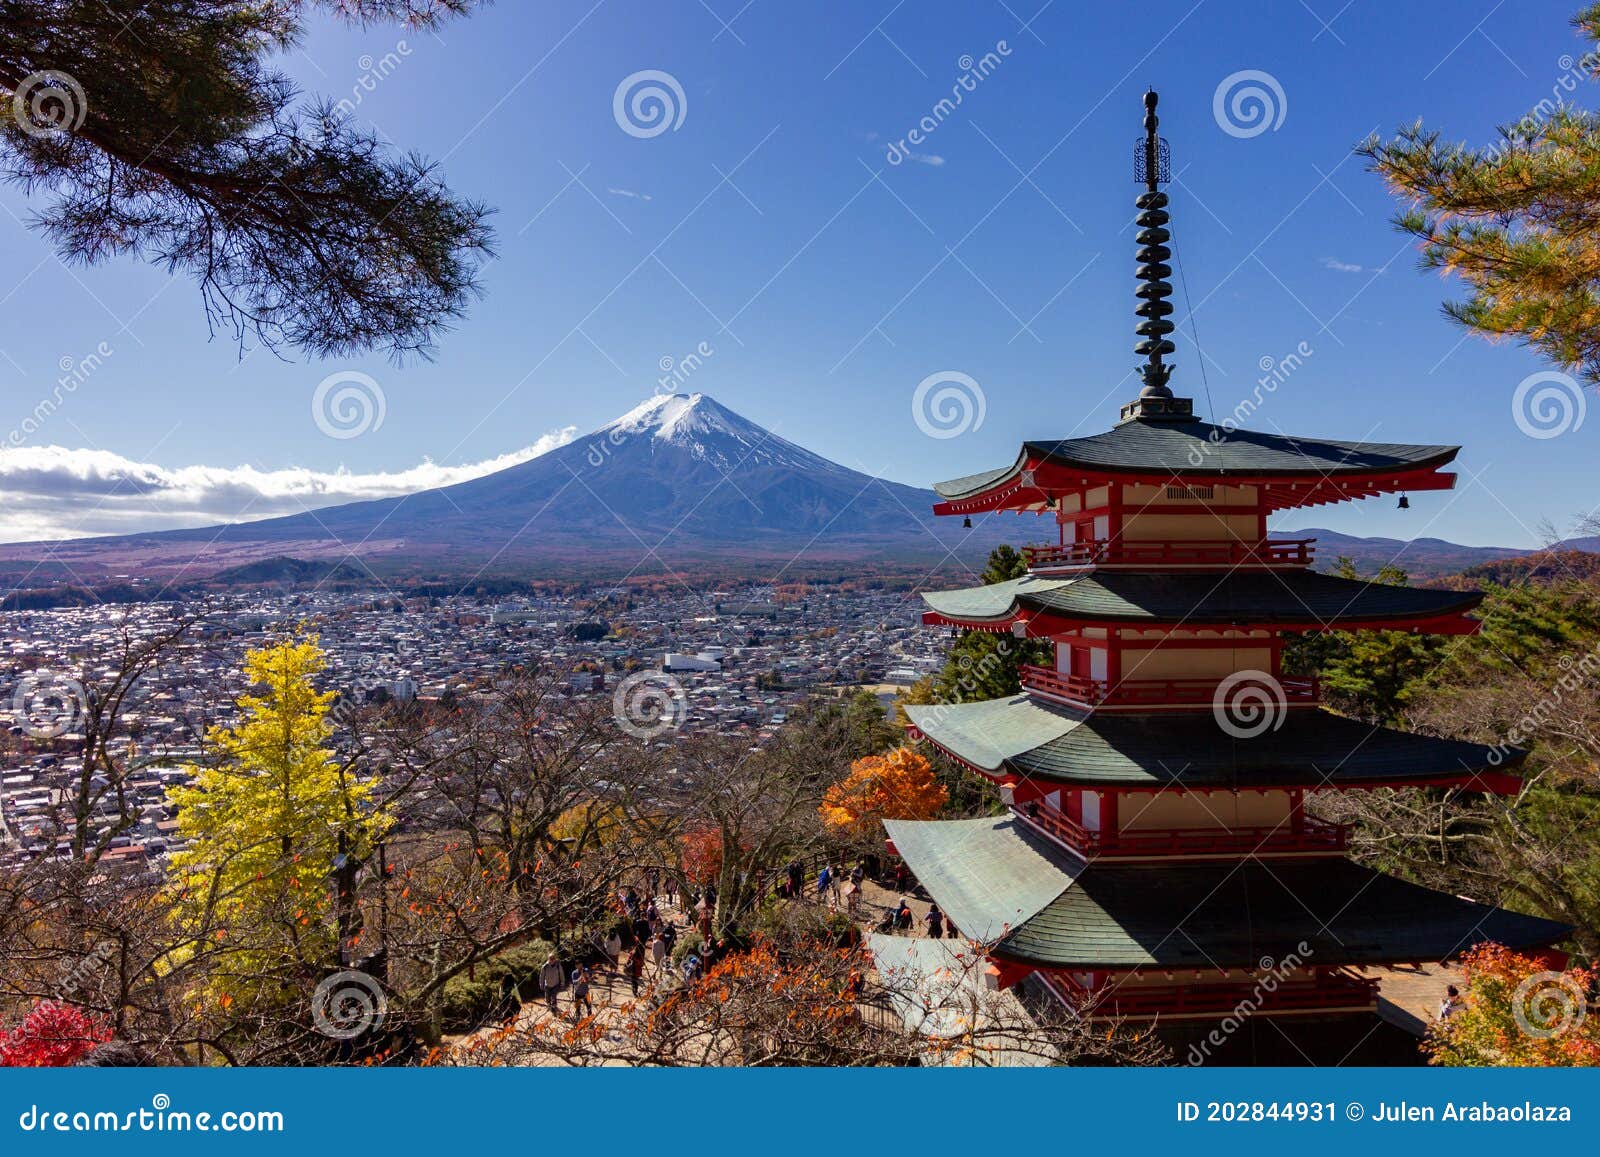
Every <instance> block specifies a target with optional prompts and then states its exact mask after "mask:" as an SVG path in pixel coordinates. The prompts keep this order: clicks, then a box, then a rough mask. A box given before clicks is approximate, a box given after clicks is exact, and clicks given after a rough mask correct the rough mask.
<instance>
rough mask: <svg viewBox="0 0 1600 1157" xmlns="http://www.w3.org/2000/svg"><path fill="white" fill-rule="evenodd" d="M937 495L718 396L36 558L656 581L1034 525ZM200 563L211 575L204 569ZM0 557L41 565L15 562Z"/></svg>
mask: <svg viewBox="0 0 1600 1157" xmlns="http://www.w3.org/2000/svg"><path fill="white" fill-rule="evenodd" d="M934 501H935V496H934V494H933V492H932V491H931V490H921V489H918V488H916V487H912V486H903V485H901V484H899V483H896V482H887V481H884V480H883V479H879V478H873V477H871V476H869V475H867V474H863V473H861V472H859V471H856V470H851V469H849V468H848V467H845V466H841V465H839V464H838V463H836V462H830V461H829V460H828V459H826V458H823V457H821V456H820V455H818V454H814V453H812V452H811V451H810V450H807V449H805V448H804V447H802V446H797V445H795V444H794V443H793V442H790V441H788V440H786V439H784V438H780V437H778V436H777V435H776V434H773V433H772V432H771V431H769V430H766V429H763V428H762V427H761V426H758V425H757V424H755V423H754V422H751V421H749V420H748V419H746V418H743V417H741V416H740V415H738V414H736V413H734V412H733V411H732V410H729V409H728V408H727V407H725V406H723V405H720V404H719V403H718V402H716V401H715V400H714V399H712V398H710V397H708V396H707V395H705V394H674V395H663V396H657V397H652V398H650V399H649V400H647V401H645V402H644V403H642V404H641V405H639V406H637V407H635V408H634V409H632V410H630V411H628V413H626V414H624V415H622V417H620V418H618V419H617V420H616V421H614V422H610V423H608V424H606V425H604V426H601V427H600V428H599V429H598V430H595V431H594V432H593V433H591V434H588V435H586V436H584V437H582V438H578V439H576V440H574V441H572V442H569V443H568V444H566V445H565V446H562V447H560V448H558V449H555V450H552V451H550V452H548V453H546V454H542V455H540V456H539V457H537V458H533V459H531V460H529V461H526V462H520V463H518V464H517V465H514V466H510V467H507V468H506V469H503V470H499V471H496V472H495V473H493V474H486V475H484V476H482V477H479V478H474V479H471V480H469V481H466V482H460V483H457V484H455V485H452V486H446V487H442V488H439V489H435V490H425V491H421V492H419V493H416V494H408V495H406V496H404V497H401V498H385V499H377V500H373V501H367V502H352V503H347V504H345V505H342V506H331V507H325V508H323V509H320V510H315V511H308V512H307V513H305V514H297V515H291V516H288V517H283V518H270V519H263V520H261V521H258V522H246V523H235V524H232V525H228V526H224V527H206V528H200V529H195V530H173V531H163V532H159V533H153V534H144V535H131V536H124V537H119V538H102V539H88V540H78V541H75V542H70V543H54V544H49V545H48V547H42V548H41V547H37V546H36V547H30V548H28V549H29V550H31V551H33V552H35V553H33V554H32V555H31V557H47V558H52V559H55V560H57V561H62V562H67V563H70V564H72V565H74V566H75V567H79V568H81V567H84V566H93V565H94V564H96V563H98V564H100V565H102V566H104V567H107V568H110V567H119V568H122V569H124V570H125V569H128V568H130V567H131V568H134V569H137V570H149V571H152V572H158V571H162V570H172V569H174V568H178V567H181V568H182V569H183V570H184V571H185V572H186V573H187V574H190V575H199V574H205V573H207V572H209V571H214V570H217V569H219V568H220V567H222V566H234V565H238V564H240V563H248V562H250V561H252V560H255V559H260V558H265V557H271V556H278V555H292V556H295V557H302V558H304V557H319V558H326V557H331V556H342V555H345V554H351V553H353V554H356V555H359V556H360V557H362V558H363V559H364V560H365V561H366V562H367V563H368V564H369V565H372V566H373V567H375V568H378V569H390V570H408V571H413V572H422V573H448V574H456V573H459V572H465V573H466V574H468V575H470V574H473V573H478V572H482V573H496V574H505V573H508V572H514V573H520V574H524V575H526V574H529V573H534V574H540V573H550V574H578V573H604V572H618V573H626V572H629V571H639V572H651V571H659V570H661V569H662V568H663V567H667V566H677V565H697V566H706V565H711V566H731V567H737V566H739V565H740V564H745V563H748V564H753V565H755V566H756V567H758V568H759V569H768V568H770V567H771V565H772V564H773V563H774V562H776V563H777V564H779V565H780V566H784V565H792V566H793V567H795V568H798V569H799V570H800V571H802V572H803V571H805V570H806V569H809V567H811V566H813V565H815V564H818V563H828V562H830V561H843V560H868V559H882V560H884V561H889V562H902V563H906V562H910V563H916V564H918V565H922V564H929V565H936V564H938V563H940V562H948V561H950V560H951V559H952V551H953V552H955V553H954V557H955V558H958V559H960V560H961V561H963V562H966V563H973V562H975V561H977V560H979V559H981V558H982V556H983V554H984V553H985V552H986V551H987V550H988V548H989V547H990V546H992V545H993V544H994V543H995V542H997V541H1004V540H1005V539H1007V538H1010V539H1012V540H1016V541H1021V540H1023V538H1024V537H1025V536H1026V535H1027V534H1029V533H1030V532H1031V533H1035V534H1037V533H1039V530H1038V528H1036V527H1035V526H1034V525H1033V524H1032V521H1031V520H1024V521H1023V522H1022V523H1020V524H1019V523H1017V522H1015V521H1014V520H1013V519H1010V518H1007V519H1005V520H1003V523H1004V524H1003V525H1001V521H1000V520H984V521H982V522H980V523H979V527H978V529H977V531H976V532H974V531H971V530H964V529H962V528H961V526H960V524H959V523H958V522H957V521H956V520H954V519H935V518H934V517H933V515H932V513H931V510H930V508H931V506H932V504H933V502H934ZM197 554H198V556H199V557H198V558H197V557H196V555H197ZM0 557H8V558H20V557H30V555H28V554H25V553H18V548H4V549H0Z"/></svg>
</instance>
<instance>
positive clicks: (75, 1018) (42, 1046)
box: [0, 1000, 111, 1069]
mask: <svg viewBox="0 0 1600 1157" xmlns="http://www.w3.org/2000/svg"><path fill="white" fill-rule="evenodd" d="M110 1039H111V1029H110V1028H108V1027H107V1026H106V1025H105V1024H104V1023H103V1022H102V1021H100V1020H98V1019H97V1018H95V1017H93V1016H91V1015H90V1014H89V1013H86V1012H84V1011H83V1009H81V1008H78V1007H76V1006H75V1005H71V1004H58V1003H56V1002H55V1001H50V1000H41V1001H40V1002H39V1003H38V1004H36V1005H34V1006H33V1009H32V1010H31V1011H30V1012H29V1013H28V1015H27V1016H25V1017H23V1018H22V1023H21V1024H19V1025H18V1026H17V1027H16V1028H14V1029H12V1030H11V1031H10V1032H0V1065H4V1066H8V1067H11V1068H35V1069H39V1068H65V1067H66V1066H68V1065H72V1064H76V1063H77V1062H78V1061H79V1060H82V1059H83V1057H84V1056H85V1055H87V1054H88V1053H89V1051H90V1050H92V1049H93V1048H94V1047H95V1046H96V1045H98V1044H102V1043H104V1042H105V1041H108V1040H110Z"/></svg>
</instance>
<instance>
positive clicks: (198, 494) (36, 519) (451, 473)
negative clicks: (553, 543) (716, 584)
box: [0, 426, 578, 542]
mask: <svg viewBox="0 0 1600 1157" xmlns="http://www.w3.org/2000/svg"><path fill="white" fill-rule="evenodd" d="M577 433H578V430H577V427H576V426H568V427H566V428H565V429H561V430H552V431H551V432H550V433H548V434H545V435H544V436H543V437H541V438H540V439H539V440H538V441H537V442H535V443H533V445H531V446H525V447H523V448H522V449H520V450H514V451H512V452H510V453H508V454H501V455H499V456H498V457H495V458H489V459H487V460H485V461H482V462H474V463H470V464H468V465H465V466H440V465H438V464H437V463H435V462H432V461H428V460H426V459H424V460H423V461H422V462H421V463H420V464H418V465H416V466H412V467H409V468H407V469H405V470H396V471H380V472H376V473H369V474H358V473H353V472H351V471H348V470H338V471H335V472H332V473H329V472H326V471H319V470H305V469H300V468H298V467H290V468H288V469H283V470H260V469H257V468H256V467H254V466H179V467H167V466H158V465H156V464H154V463H151V462H135V461H134V460H132V459H131V458H124V457H122V456H121V455H120V454H113V453H111V452H110V451H106V450H70V449H67V448H66V447H64V446H22V447H16V448H10V449H7V448H0V542H30V541H35V540H40V539H57V538H86V537H89V536H91V535H101V534H136V533H139V532H141V531H147V530H170V529H174V528H177V527H194V526H211V525H215V524H217V523H222V522H253V521H255V520H256V519H260V518H272V517H275V516H277V515H280V514H298V513H300V512H301V511H303V510H311V509H315V508H317V507H321V506H335V505H338V504H339V503H342V502H357V501H361V500H363V499H368V498H392V497H395V496H396V495H400V494H411V493H414V492H416V491H419V490H430V489H433V488H434V487H437V486H450V485H453V484H454V483H457V482H465V481H467V480H468V479H471V478H478V477H481V476H483V475H485V474H492V473H494V472H495V471H496V470H504V469H505V468H506V467H508V466H515V465H517V464H518V463H520V462H526V461H528V460H529V459H531V458H537V457H538V456H539V455H541V454H544V453H547V452H548V451H550V450H554V449H555V448H556V447H558V446H564V445H566V444H567V443H568V442H570V441H572V439H573V438H574V437H576V436H577Z"/></svg>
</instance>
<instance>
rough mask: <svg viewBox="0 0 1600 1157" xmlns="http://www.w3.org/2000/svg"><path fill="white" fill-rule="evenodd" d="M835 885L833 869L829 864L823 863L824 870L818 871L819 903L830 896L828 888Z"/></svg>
mask: <svg viewBox="0 0 1600 1157" xmlns="http://www.w3.org/2000/svg"><path fill="white" fill-rule="evenodd" d="M832 885H833V870H832V869H831V868H829V867H828V865H827V864H823V865H822V871H820V872H818V873H817V903H819V904H821V903H822V902H823V901H825V900H826V899H827V898H828V889H829V888H830V887H831V886H832Z"/></svg>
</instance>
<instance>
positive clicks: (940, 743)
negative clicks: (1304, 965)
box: [906, 694, 1527, 795]
mask: <svg viewBox="0 0 1600 1157" xmlns="http://www.w3.org/2000/svg"><path fill="white" fill-rule="evenodd" d="M906 716H907V718H908V719H910V721H911V725H912V727H914V728H915V729H916V732H917V734H918V735H919V736H921V737H922V738H924V739H926V740H928V741H929V742H930V743H932V744H934V745H935V746H936V747H938V748H939V749H940V750H941V751H943V752H945V753H946V754H947V755H949V756H950V757H951V758H953V759H955V760H956V761H958V762H959V763H962V764H964V765H966V766H967V767H969V768H971V769H972V770H973V771H976V772H979V773H980V774H983V775H986V776H989V777H990V778H993V779H997V780H1000V781H1002V782H1003V783H1005V782H1009V783H1010V784H1011V785H1012V786H1013V788H1014V789H1018V788H1020V789H1021V791H1022V792H1024V793H1026V792H1027V791H1028V789H1033V790H1032V794H1036V795H1037V794H1043V792H1046V791H1050V790H1054V789H1055V788H1057V787H1079V788H1088V789H1091V790H1124V791H1168V790H1221V791H1233V790H1241V789H1246V790H1248V789H1258V790H1259V789H1266V788H1309V789H1322V788H1330V789H1344V788H1356V787H1406V786H1423V785H1428V786H1458V787H1465V788H1468V789H1469V790H1475V791H1485V792H1491V793H1494V794H1510V793H1514V792H1515V791H1517V789H1518V787H1519V782H1518V780H1517V779H1516V777H1515V776H1514V775H1513V774H1512V773H1514V772H1515V771H1516V770H1517V769H1518V768H1519V767H1520V766H1521V765H1522V762H1523V760H1524V759H1526V758H1527V753H1526V752H1525V751H1522V750H1521V749H1518V748H1507V747H1488V746H1485V745H1483V744H1480V743H1466V742H1462V741H1460V740H1454V739H1439V738H1436V737H1434V736H1428V735H1417V734H1414V733H1412V732H1408V731H1396V730H1393V729H1392V728H1387V727H1377V726H1374V725H1371V724H1366V723H1361V722H1359V721H1357V720H1354V719H1348V718H1345V717H1344V716H1340V715H1335V714H1333V713H1332V712H1330V711H1323V710H1320V709H1305V710H1301V709H1296V710H1289V711H1285V712H1284V713H1283V717H1282V722H1281V723H1280V725H1279V726H1278V727H1276V728H1274V729H1272V730H1269V731H1266V732H1264V733H1263V734H1261V735H1258V736H1255V737H1253V738H1250V739H1240V740H1235V739H1233V738H1232V737H1230V736H1228V735H1227V734H1225V733H1224V732H1223V731H1221V729H1220V728H1219V727H1218V724H1217V721H1216V718H1215V717H1214V716H1213V715H1212V713H1211V711H1210V709H1209V708H1201V709H1199V710H1188V711H1172V712H1104V711H1081V710H1073V709H1071V708H1066V707H1059V706H1056V705H1054V704H1046V703H1040V702H1037V701H1035V700H1033V699H1031V698H1030V697H1029V696H1027V695H1025V694H1024V695H1013V696H1010V697H1008V698H1004V699H990V700H987V701H985V702H981V703H957V704H946V705H933V706H907V707H906Z"/></svg>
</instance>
